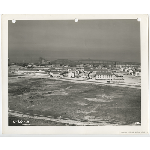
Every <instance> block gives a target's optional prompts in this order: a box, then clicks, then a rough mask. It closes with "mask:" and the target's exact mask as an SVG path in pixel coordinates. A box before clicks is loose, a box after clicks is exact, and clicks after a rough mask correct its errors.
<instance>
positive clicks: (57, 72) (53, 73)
mask: <svg viewBox="0 0 150 150" xmlns="http://www.w3.org/2000/svg"><path fill="white" fill-rule="evenodd" d="M49 74H50V76H52V77H60V76H61V75H60V72H59V71H51V72H50V73H49Z"/></svg>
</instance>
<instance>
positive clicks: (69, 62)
mask: <svg viewBox="0 0 150 150" xmlns="http://www.w3.org/2000/svg"><path fill="white" fill-rule="evenodd" d="M51 64H60V65H69V66H76V65H78V64H79V63H77V62H75V61H72V60H68V59H57V60H54V61H52V62H51Z"/></svg>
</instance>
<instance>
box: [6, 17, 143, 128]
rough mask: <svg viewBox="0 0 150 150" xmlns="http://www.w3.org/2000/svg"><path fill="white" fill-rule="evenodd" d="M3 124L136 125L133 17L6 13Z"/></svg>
mask: <svg viewBox="0 0 150 150" xmlns="http://www.w3.org/2000/svg"><path fill="white" fill-rule="evenodd" d="M8 102H9V103H8V107H9V115H8V120H9V126H22V125H23V126H25V125H30V126H119V125H130V126H137V125H138V126H139V125H141V61H140V22H139V21H138V20H136V19H133V20H128V19H125V20H123V19H119V20H109V19H108V20H92V21H91V20H78V19H75V20H63V21H62V20H17V21H15V20H13V21H12V20H9V21H8Z"/></svg>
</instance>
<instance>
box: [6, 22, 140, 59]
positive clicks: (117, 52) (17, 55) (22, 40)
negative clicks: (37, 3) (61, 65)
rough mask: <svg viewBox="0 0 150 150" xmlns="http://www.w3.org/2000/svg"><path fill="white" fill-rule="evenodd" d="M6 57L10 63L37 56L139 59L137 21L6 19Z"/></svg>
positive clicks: (138, 26) (48, 57) (138, 23)
mask: <svg viewBox="0 0 150 150" xmlns="http://www.w3.org/2000/svg"><path fill="white" fill-rule="evenodd" d="M8 57H9V59H10V61H12V62H13V61H14V62H16V61H17V62H28V61H30V62H36V61H37V60H38V59H39V57H43V58H46V59H48V60H50V61H52V60H55V59H70V60H77V59H89V58H90V59H93V60H113V61H124V62H140V22H138V21H137V20H136V19H135V20H134V19H119V20H114V19H109V20H79V21H78V22H75V21H74V20H17V21H16V23H12V21H11V20H9V21H8Z"/></svg>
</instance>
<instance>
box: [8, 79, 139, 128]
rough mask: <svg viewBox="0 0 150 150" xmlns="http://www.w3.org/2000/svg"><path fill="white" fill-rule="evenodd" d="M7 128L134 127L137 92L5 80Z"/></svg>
mask: <svg viewBox="0 0 150 150" xmlns="http://www.w3.org/2000/svg"><path fill="white" fill-rule="evenodd" d="M8 79H9V83H8V88H9V90H8V94H9V110H10V111H9V125H10V126H12V125H24V123H13V121H14V120H15V121H17V120H23V121H24V122H26V121H29V125H31V126H34V125H37V126H42V125H45V126H64V125H100V126H104V125H110V126H111V125H134V123H135V122H141V90H140V89H136V88H129V87H112V86H109V85H95V84H92V83H72V82H69V81H58V80H54V79H50V78H45V79H40V78H8ZM12 112H13V113H12Z"/></svg>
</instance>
